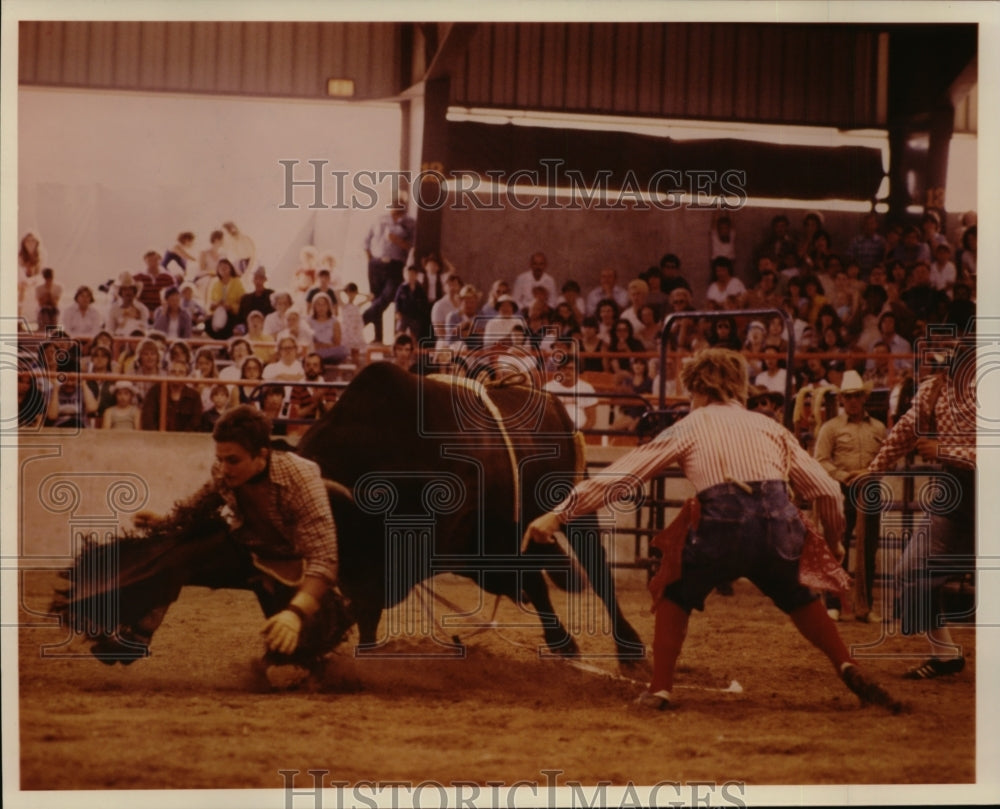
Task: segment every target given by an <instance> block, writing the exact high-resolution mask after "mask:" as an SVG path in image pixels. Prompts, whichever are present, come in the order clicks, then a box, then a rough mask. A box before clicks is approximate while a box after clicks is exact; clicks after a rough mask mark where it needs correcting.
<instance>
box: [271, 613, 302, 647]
mask: <svg viewBox="0 0 1000 809" xmlns="http://www.w3.org/2000/svg"><path fill="white" fill-rule="evenodd" d="M301 633H302V619H301V618H300V617H299V616H298V615H296V614H295V613H294V612H293V611H292V610H282V611H281V612H279V613H278V614H277V615H272V616H271V617H270V618H268V619H267V623H265V624H264V629H263V630H262V632H261V634H262V635H263V636H264V643H265V645H266V646H267V648H268V649H269V650H270V651H272V652H278V653H279V654H285V655H290V654H291V653H292V652H294V651H295V650H296V648H298V645H299V635H300V634H301Z"/></svg>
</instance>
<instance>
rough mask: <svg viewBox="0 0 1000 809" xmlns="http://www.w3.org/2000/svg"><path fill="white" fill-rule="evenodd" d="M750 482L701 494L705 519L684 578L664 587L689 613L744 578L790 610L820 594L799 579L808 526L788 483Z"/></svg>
mask: <svg viewBox="0 0 1000 809" xmlns="http://www.w3.org/2000/svg"><path fill="white" fill-rule="evenodd" d="M749 486H750V489H751V491H750V492H749V493H748V492H746V491H744V490H743V489H742V488H740V487H739V486H737V485H736V484H734V483H721V484H719V485H718V486H712V487H711V488H709V489H706V490H705V491H703V492H701V493H700V494H699V495H698V499H699V500H700V501H701V521H700V523H699V525H698V529H697V531H695V532H694V533H693V534H691V535H689V536H688V540H687V543H686V544H685V546H684V552H683V554H682V557H681V558H682V567H681V578H680V579H679V580H678V581H676V582H674V583H673V584H670V585H668V586H667V587H666V588H665V589H664V591H663V594H664V596H665V597H667V598H669V599H670V600H671V601H673V602H674V603H676V604H677V605H678V606H679V607H681V609H683V610H685V611H686V612H691V610H692V609H699V610H703V609H704V608H705V597H706V596H707V595H708V594H709V593H710V592H712V590H713V589H714V588H715V587H716V586H718V585H719V584H722V583H724V582H729V581H732V580H734V579H738V578H740V577H746V578H748V579H750V581H752V582H753V583H754V584H755V585H756V586H757V587H758V589H760V591H761V592H762V593H764V595H766V596H768V598H770V599H771V600H772V601H773V602H774V603H775V605H776V606H777V607H778V608H779V609H780V610H782V611H783V612H786V613H790V612H793V611H794V610H796V609H798V608H799V607H802V606H805V605H806V604H809V603H810V602H811V601H813V600H814V599H815V598H816V596H815V595H814V594H813V593H812V591H811V590H809V588H808V587H804V586H803V585H801V584H799V557H800V556H801V555H802V545H803V543H804V541H805V526H804V525H803V524H802V520H801V519H800V518H799V512H798V509H797V508H796V507H795V505H794V504H793V503H792V502H791V500H789V498H788V490H787V488H786V486H785V483H784V482H783V481H780V480H765V481H758V482H755V483H750V484H749Z"/></svg>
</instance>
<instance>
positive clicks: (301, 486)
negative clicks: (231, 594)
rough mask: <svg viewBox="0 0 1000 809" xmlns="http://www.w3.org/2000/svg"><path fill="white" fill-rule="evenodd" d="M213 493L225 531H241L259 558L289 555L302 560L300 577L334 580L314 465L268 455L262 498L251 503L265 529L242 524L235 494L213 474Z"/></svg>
mask: <svg viewBox="0 0 1000 809" xmlns="http://www.w3.org/2000/svg"><path fill="white" fill-rule="evenodd" d="M213 478H214V485H215V489H216V491H217V492H218V493H219V495H220V496H221V497H222V499H223V500H224V501H225V504H226V505H225V506H224V508H223V511H222V513H223V516H224V517H225V518H226V521H227V522H228V523H229V526H230V528H234V529H235V528H240V527H244V528H245V529H246V530H245V531H243V532H241V539H242V540H243V541H244V542H245V543H246V544H247V546H248V547H249V548H250V549H251V550H253V551H257V552H259V553H260V554H261V555H262V556H272V557H273V556H276V555H277V556H279V557H281V556H290V555H294V556H297V557H300V558H302V559H304V560H305V575H307V576H310V575H311V576H321V577H323V578H325V579H327V580H328V581H329V582H330V583H336V581H337V528H336V525H335V524H334V521H333V512H332V511H331V510H330V500H329V497H328V495H327V493H326V487H325V486H324V485H323V478H322V477H321V476H320V471H319V466H318V465H317V464H315V463H313V462H312V461H309V460H306V459H305V458H300V457H299V456H298V455H292V454H290V453H287V452H271V457H270V461H269V463H268V469H267V482H268V484H269V485H268V486H267V490H266V491H267V493H266V496H265V497H264V498H262V499H260V500H255V501H254V503H255V508H256V509H257V513H256V517H258V518H260V519H263V520H264V521H266V523H267V525H261V526H259V530H255V529H256V528H257V526H255V525H252V524H246V525H244V521H245V520H246V519H247V518H248V517H249V516H250V515H249V514H246V513H245V510H244V509H241V508H240V505H239V502H238V496H237V492H236V491H234V490H233V489H230V488H229V487H228V486H226V485H225V483H224V482H223V481H222V479H221V477H220V476H219V475H218V470H217V469H213Z"/></svg>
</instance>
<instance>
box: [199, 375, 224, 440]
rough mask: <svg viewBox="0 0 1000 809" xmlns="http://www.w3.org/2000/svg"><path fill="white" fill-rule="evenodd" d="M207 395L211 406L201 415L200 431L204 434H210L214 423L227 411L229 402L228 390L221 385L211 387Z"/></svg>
mask: <svg viewBox="0 0 1000 809" xmlns="http://www.w3.org/2000/svg"><path fill="white" fill-rule="evenodd" d="M208 393H209V401H210V402H211V406H210V407H208V408H207V409H205V410H203V411H202V414H201V429H202V432H206V433H210V432H212V429H213V428H214V427H215V422H217V421H218V420H219V417H220V416H221V415H222V414H223V413H225V412H226V411H227V410H228V409H229V402H230V393H229V389H228V388H227V387H226V386H225V385H223V384H216V385H212V387H211V388H210V389H209V392H208Z"/></svg>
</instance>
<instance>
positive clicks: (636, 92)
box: [452, 23, 885, 127]
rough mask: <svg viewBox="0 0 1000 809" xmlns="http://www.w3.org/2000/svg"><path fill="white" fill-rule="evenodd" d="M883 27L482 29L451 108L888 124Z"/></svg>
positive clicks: (457, 80)
mask: <svg viewBox="0 0 1000 809" xmlns="http://www.w3.org/2000/svg"><path fill="white" fill-rule="evenodd" d="M879 80H880V79H879V70H878V31H877V30H876V29H874V28H871V29H869V28H864V27H858V26H828V25H823V26H819V25H817V26H804V25H789V26H777V25H753V24H751V25H748V24H718V23H712V24H709V23H689V24H688V23H685V24H679V23H656V24H653V23H623V24H614V25H607V24H589V23H587V24H583V23H569V24H561V23H516V24H498V25H488V26H482V27H481V28H480V29H479V31H478V32H477V33H476V35H475V37H474V38H473V41H472V42H471V43H470V45H469V49H468V52H467V54H466V57H465V61H464V64H463V65H462V66H461V67H460V68H459V69H458V70H457V71H456V73H455V75H454V78H453V83H452V103H453V104H456V105H460V106H472V107H508V108H528V109H545V110H558V111H575V112H588V113H600V114H616V115H635V114H639V115H647V116H650V117H670V118H700V119H717V120H741V121H753V122H766V123H793V124H809V125H827V126H840V127H867V126H879V125H884V123H885V121H884V110H880V109H879V108H878V106H879V105H878V92H877V91H878V82H879Z"/></svg>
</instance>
